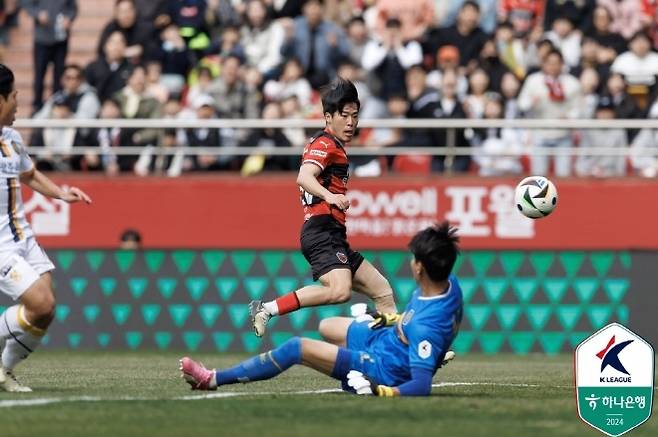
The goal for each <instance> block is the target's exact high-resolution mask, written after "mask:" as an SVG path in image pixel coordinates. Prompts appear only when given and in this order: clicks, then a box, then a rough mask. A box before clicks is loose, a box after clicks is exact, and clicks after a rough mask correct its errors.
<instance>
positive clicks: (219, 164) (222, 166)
mask: <svg viewBox="0 0 658 437" xmlns="http://www.w3.org/2000/svg"><path fill="white" fill-rule="evenodd" d="M193 104H194V111H195V113H194V115H193V118H194V119H195V120H212V119H216V118H217V116H218V114H217V112H216V110H215V100H214V99H213V98H212V97H211V96H209V95H207V94H204V95H201V96H199V97H197V98H196V99H195V100H194V103H193ZM180 144H181V145H183V146H186V147H202V148H208V149H214V148H217V147H222V145H223V141H222V134H221V131H220V129H218V128H206V127H202V128H197V129H194V128H188V129H184V130H183V131H182V136H181V137H180ZM233 161H234V158H233V157H232V156H226V155H224V156H217V155H209V154H199V155H193V156H191V157H188V158H187V159H186V162H185V164H184V169H185V170H187V171H211V170H227V169H234V167H235V166H234V165H233Z"/></svg>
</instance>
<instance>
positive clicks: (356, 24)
mask: <svg viewBox="0 0 658 437" xmlns="http://www.w3.org/2000/svg"><path fill="white" fill-rule="evenodd" d="M347 39H348V40H349V46H350V49H349V50H350V51H349V55H348V56H349V58H350V61H352V62H353V63H355V64H356V65H361V59H363V51H364V50H365V48H366V45H367V44H368V42H369V41H370V40H371V38H370V34H369V33H368V28H367V27H366V22H365V21H364V20H363V18H362V17H360V16H359V17H354V18H352V19H351V20H350V22H349V23H347Z"/></svg>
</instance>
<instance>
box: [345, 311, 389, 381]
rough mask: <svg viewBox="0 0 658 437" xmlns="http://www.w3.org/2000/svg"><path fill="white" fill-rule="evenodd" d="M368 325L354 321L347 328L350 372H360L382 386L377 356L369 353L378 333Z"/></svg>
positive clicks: (366, 322)
mask: <svg viewBox="0 0 658 437" xmlns="http://www.w3.org/2000/svg"><path fill="white" fill-rule="evenodd" d="M368 323H369V322H368V321H365V322H357V321H354V322H352V324H351V325H350V326H349V328H347V341H346V349H347V350H348V351H349V352H350V370H358V371H359V372H361V373H363V374H365V375H367V376H368V377H369V378H371V379H373V380H375V381H377V382H378V383H380V384H381V383H383V382H381V381H382V378H381V371H380V369H379V363H378V362H377V356H376V355H375V354H374V353H372V352H370V351H368V349H370V348H369V345H370V342H371V340H372V339H373V338H374V337H376V336H377V333H376V332H375V331H373V330H371V329H370V328H368Z"/></svg>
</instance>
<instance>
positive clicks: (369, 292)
mask: <svg viewBox="0 0 658 437" xmlns="http://www.w3.org/2000/svg"><path fill="white" fill-rule="evenodd" d="M352 282H353V284H352V288H354V291H357V292H359V293H362V294H365V295H366V296H368V297H369V298H370V299H371V300H372V301H373V303H374V305H375V309H376V310H377V311H379V312H381V313H397V308H396V306H395V298H394V297H393V289H392V288H391V284H390V283H389V282H388V280H387V279H386V278H385V277H384V275H382V274H381V273H380V272H379V270H377V269H376V268H375V266H373V265H372V264H371V263H370V262H369V261H368V260H365V259H364V260H363V262H362V263H361V265H360V266H359V268H358V269H357V270H356V273H355V274H354V278H353V280H352Z"/></svg>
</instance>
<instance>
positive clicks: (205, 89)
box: [184, 67, 215, 107]
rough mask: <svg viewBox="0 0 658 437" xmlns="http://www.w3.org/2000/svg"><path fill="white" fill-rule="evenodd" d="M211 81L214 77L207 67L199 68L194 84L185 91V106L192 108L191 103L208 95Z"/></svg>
mask: <svg viewBox="0 0 658 437" xmlns="http://www.w3.org/2000/svg"><path fill="white" fill-rule="evenodd" d="M213 80H215V75H214V74H213V72H212V70H211V69H210V68H209V67H199V68H198V69H197V74H196V83H194V85H191V86H190V87H189V88H188V90H187V95H186V96H185V99H184V100H185V106H186V107H192V103H193V102H194V101H195V100H196V98H197V97H199V96H201V95H203V94H208V93H209V92H210V87H211V86H212V84H213Z"/></svg>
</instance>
